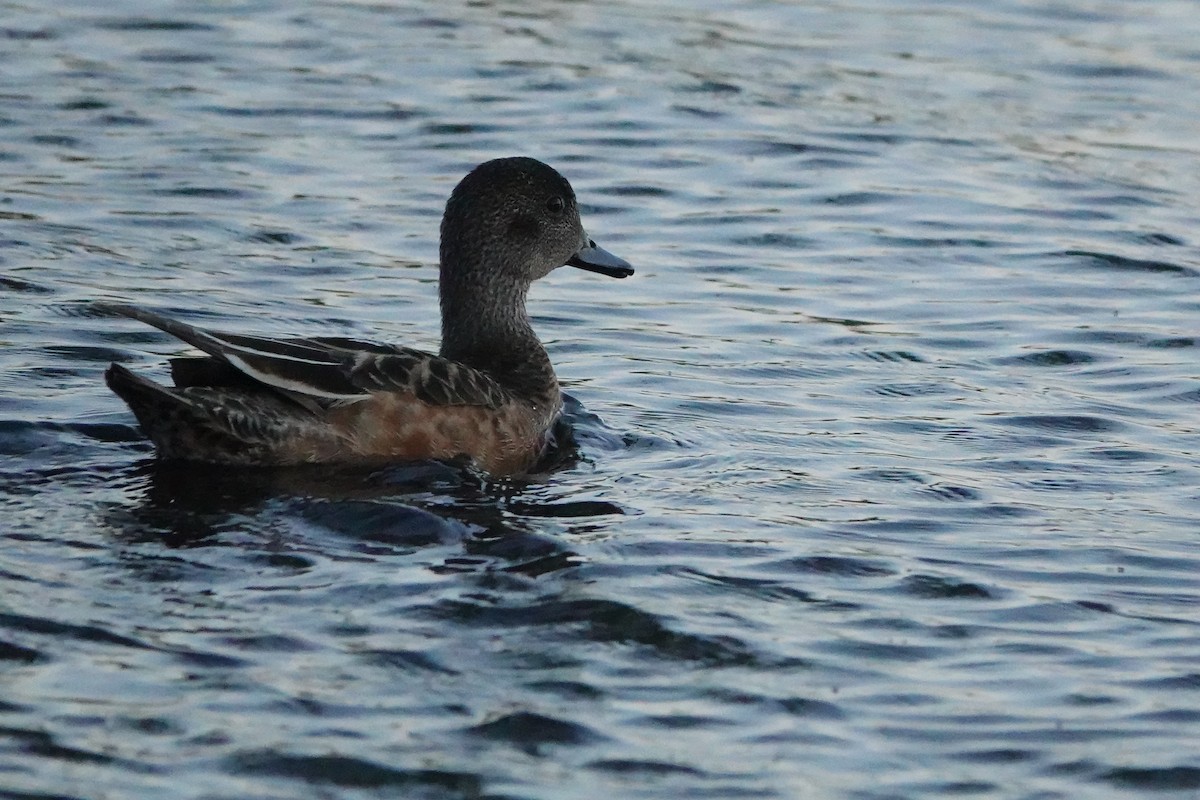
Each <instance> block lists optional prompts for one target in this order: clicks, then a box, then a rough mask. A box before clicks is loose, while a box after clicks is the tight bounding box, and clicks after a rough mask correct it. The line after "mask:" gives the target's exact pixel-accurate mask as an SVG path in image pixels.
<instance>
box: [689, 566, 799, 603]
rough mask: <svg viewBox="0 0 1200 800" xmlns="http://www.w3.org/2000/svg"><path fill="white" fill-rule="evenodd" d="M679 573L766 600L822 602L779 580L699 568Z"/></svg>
mask: <svg viewBox="0 0 1200 800" xmlns="http://www.w3.org/2000/svg"><path fill="white" fill-rule="evenodd" d="M679 574H681V575H684V576H686V577H691V578H695V579H699V580H701V581H703V582H705V583H711V584H716V585H718V586H720V587H722V588H725V589H733V590H735V591H738V592H741V593H745V594H748V595H751V596H753V597H758V598H762V599H765V600H782V601H788V602H801V603H820V602H822V601H821V600H819V599H817V598H815V597H813V595H812V594H810V593H809V592H806V591H804V590H802V589H797V588H795V587H793V586H788V585H786V584H782V583H780V582H778V581H772V580H764V579H762V578H746V577H741V576H733V575H712V574H709V573H707V572H702V571H701V570H698V569H683V570H681V571H680V573H679Z"/></svg>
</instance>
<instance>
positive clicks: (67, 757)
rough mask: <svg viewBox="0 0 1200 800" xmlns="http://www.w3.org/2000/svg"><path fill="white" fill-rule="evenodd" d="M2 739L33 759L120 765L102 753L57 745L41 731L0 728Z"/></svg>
mask: <svg viewBox="0 0 1200 800" xmlns="http://www.w3.org/2000/svg"><path fill="white" fill-rule="evenodd" d="M4 739H8V740H9V741H10V742H11V747H12V749H13V750H15V751H17V752H19V753H22V754H23V755H26V756H31V757H34V758H48V759H52V760H54V761H65V762H67V763H70V764H116V763H120V759H117V758H114V757H113V756H110V755H106V754H104V753H97V752H94V751H92V750H84V749H82V748H78V747H71V746H68V745H63V744H59V743H58V742H57V741H56V739H55V737H54V735H53V734H51V733H48V732H46V731H43V730H31V729H28V728H17V727H10V726H0V740H4ZM126 766H128V765H126ZM60 768H61V767H60Z"/></svg>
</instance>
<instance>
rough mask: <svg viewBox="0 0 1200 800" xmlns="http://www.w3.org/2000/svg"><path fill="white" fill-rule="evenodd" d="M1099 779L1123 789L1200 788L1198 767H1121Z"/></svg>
mask: <svg viewBox="0 0 1200 800" xmlns="http://www.w3.org/2000/svg"><path fill="white" fill-rule="evenodd" d="M1100 777H1101V780H1103V781H1104V782H1106V783H1110V784H1112V785H1114V786H1119V787H1121V788H1123V789H1139V790H1142V791H1152V792H1187V791H1196V790H1200V767H1193V766H1187V765H1183V766H1174V767H1121V768H1118V769H1111V770H1109V771H1107V772H1105V773H1104V774H1103V775H1101V776H1100Z"/></svg>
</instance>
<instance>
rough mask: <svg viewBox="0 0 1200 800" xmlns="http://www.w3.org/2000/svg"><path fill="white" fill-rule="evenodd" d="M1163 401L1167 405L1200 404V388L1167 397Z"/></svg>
mask: <svg viewBox="0 0 1200 800" xmlns="http://www.w3.org/2000/svg"><path fill="white" fill-rule="evenodd" d="M1162 399H1163V401H1164V402H1167V403H1200V387H1198V388H1196V389H1190V390H1188V391H1186V392H1177V393H1176V394H1171V395H1167V396H1166V397H1164V398H1162Z"/></svg>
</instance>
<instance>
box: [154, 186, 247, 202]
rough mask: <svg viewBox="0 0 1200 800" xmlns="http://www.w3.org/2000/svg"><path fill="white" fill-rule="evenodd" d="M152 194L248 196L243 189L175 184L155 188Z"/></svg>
mask: <svg viewBox="0 0 1200 800" xmlns="http://www.w3.org/2000/svg"><path fill="white" fill-rule="evenodd" d="M152 194H156V195H158V196H159V197H187V198H189V199H193V200H232V199H236V198H244V197H247V196H249V195H248V193H247V192H246V191H245V190H243V189H233V188H226V187H221V186H177V187H173V188H170V189H156V190H154V191H153V192H152Z"/></svg>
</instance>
